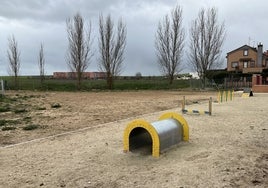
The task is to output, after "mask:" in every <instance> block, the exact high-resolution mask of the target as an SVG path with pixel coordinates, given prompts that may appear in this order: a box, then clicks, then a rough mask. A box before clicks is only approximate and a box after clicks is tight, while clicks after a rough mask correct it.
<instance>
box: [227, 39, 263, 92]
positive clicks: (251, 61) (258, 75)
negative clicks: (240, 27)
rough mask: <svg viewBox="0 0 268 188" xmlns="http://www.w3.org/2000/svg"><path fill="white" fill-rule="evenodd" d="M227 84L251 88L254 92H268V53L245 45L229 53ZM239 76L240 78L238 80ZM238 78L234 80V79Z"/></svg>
mask: <svg viewBox="0 0 268 188" xmlns="http://www.w3.org/2000/svg"><path fill="white" fill-rule="evenodd" d="M226 58H227V72H228V73H229V75H230V76H229V78H228V79H227V83H228V84H230V83H232V85H234V84H236V85H241V86H243V87H247V86H248V87H251V88H252V90H253V91H254V92H268V76H267V75H268V74H267V70H268V51H266V52H263V45H262V44H261V43H259V44H258V46H257V48H254V47H251V46H248V45H244V46H241V47H239V48H237V49H235V50H233V51H230V52H228V53H227V56H226ZM237 75H239V78H238V79H237ZM235 76H236V78H235V79H234V77H235Z"/></svg>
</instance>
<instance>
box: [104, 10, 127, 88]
mask: <svg viewBox="0 0 268 188" xmlns="http://www.w3.org/2000/svg"><path fill="white" fill-rule="evenodd" d="M99 33H100V38H99V49H100V54H101V57H100V62H99V68H100V70H101V71H103V72H106V74H107V85H108V88H109V89H112V88H113V83H114V78H115V77H116V76H119V75H120V73H121V71H122V65H123V60H124V57H123V55H124V50H125V46H126V25H125V24H124V23H123V22H122V20H119V21H118V25H117V32H115V31H114V23H113V21H112V19H111V16H110V15H108V16H107V17H106V18H105V20H104V18H103V16H102V15H100V17H99Z"/></svg>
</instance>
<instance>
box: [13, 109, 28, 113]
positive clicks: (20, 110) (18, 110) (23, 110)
mask: <svg viewBox="0 0 268 188" xmlns="http://www.w3.org/2000/svg"><path fill="white" fill-rule="evenodd" d="M25 112H27V110H26V109H25V108H21V109H16V110H14V113H15V114H20V113H25Z"/></svg>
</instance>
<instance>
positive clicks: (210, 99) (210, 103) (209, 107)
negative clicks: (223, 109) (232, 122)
mask: <svg viewBox="0 0 268 188" xmlns="http://www.w3.org/2000/svg"><path fill="white" fill-rule="evenodd" d="M208 111H209V115H210V116H211V115H212V97H210V98H209V104H208Z"/></svg>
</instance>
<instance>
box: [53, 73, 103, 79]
mask: <svg viewBox="0 0 268 188" xmlns="http://www.w3.org/2000/svg"><path fill="white" fill-rule="evenodd" d="M53 78H54V79H75V78H76V73H75V72H53ZM82 78H83V79H92V80H98V79H105V78H106V72H83V74H82Z"/></svg>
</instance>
